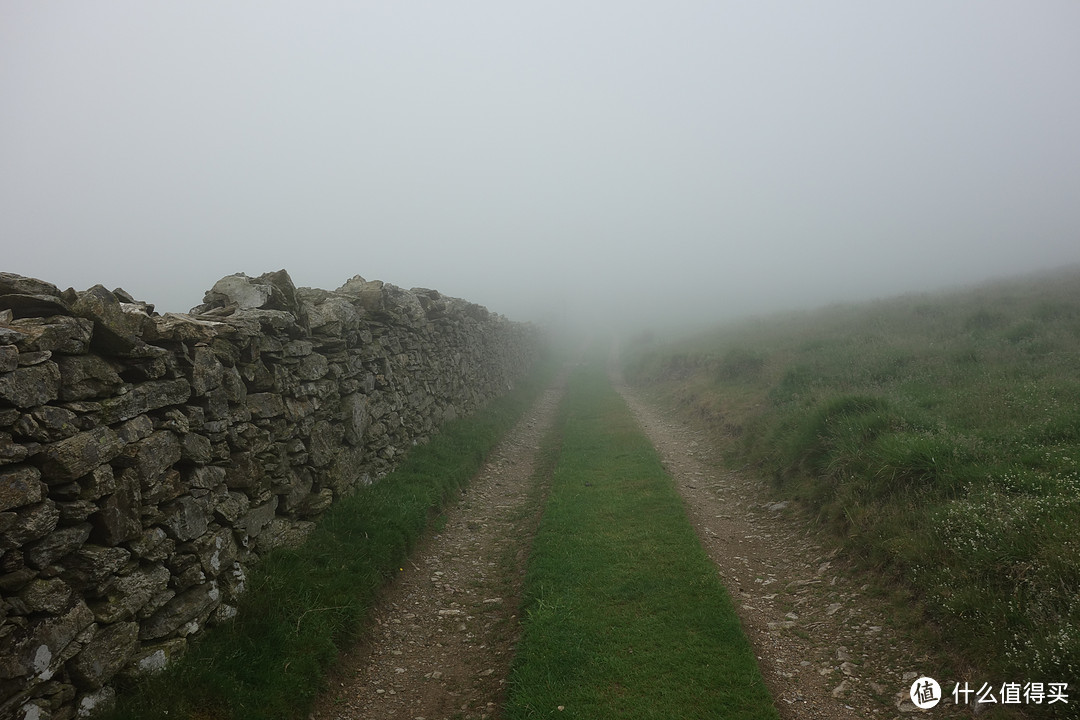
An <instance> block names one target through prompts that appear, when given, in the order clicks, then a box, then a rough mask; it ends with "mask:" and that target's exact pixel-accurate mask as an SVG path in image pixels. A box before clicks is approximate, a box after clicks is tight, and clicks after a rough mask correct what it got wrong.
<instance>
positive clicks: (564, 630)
mask: <svg viewBox="0 0 1080 720" xmlns="http://www.w3.org/2000/svg"><path fill="white" fill-rule="evenodd" d="M560 425H561V427H562V438H563V440H562V447H561V452H560V454H559V458H558V463H557V465H556V467H555V469H554V472H553V477H552V484H551V490H550V495H549V498H548V502H547V505H546V507H545V510H544V516H543V518H542V520H541V524H540V528H539V530H538V532H537V535H536V538H535V540H534V543H533V551H532V555H531V557H530V559H529V567H528V572H527V576H526V586H525V600H524V607H525V615H524V617H525V621H524V634H523V637H522V641H521V643H520V645H519V648H518V655H517V658H516V660H515V665H514V669H513V672H512V674H511V681H510V696H509V701H508V706H507V713H506V715H507V717H508V718H531V717H559V718H605V719H606V718H613V717H634V718H665V719H666V718H675V717H678V718H690V717H724V718H775V717H777V715H776V712H775V709H774V708H773V706H772V702H771V700H770V698H769V695H768V691H767V690H766V689H765V686H764V683H763V682H762V679H761V676H760V674H759V673H758V670H757V665H756V663H755V660H754V657H753V654H752V652H751V650H750V647H749V645H748V643H747V641H746V639H745V637H744V636H743V634H742V630H741V628H740V626H739V621H738V618H737V617H736V615H735V612H734V609H733V607H732V605H731V601H730V599H729V598H728V596H727V593H726V591H725V590H724V588H723V586H722V585H721V584H720V581H719V579H718V577H717V573H716V569H715V568H714V567H713V566H712V563H710V562H709V560H708V558H707V557H706V555H705V553H704V551H703V550H702V549H701V547H700V545H699V544H698V542H697V538H696V537H695V535H694V532H693V529H692V528H691V526H690V524H689V521H688V520H687V518H686V515H685V512H684V510H683V506H682V502H681V500H680V498H679V496H678V494H677V492H676V490H675V488H674V485H673V484H672V481H671V479H670V478H669V477H668V476H667V475H666V473H665V472H664V470H663V468H662V466H661V464H660V460H659V458H658V457H657V455H656V453H655V451H654V450H653V448H652V446H651V445H650V444H649V442H648V440H647V439H646V438H645V437H644V436H643V435H642V434H641V431H640V430H639V429H638V428H637V426H636V424H635V423H634V421H633V418H632V417H631V415H630V413H629V410H628V409H627V408H626V405H625V404H624V403H623V401H622V399H621V398H619V396H618V395H617V394H616V393H615V392H614V390H613V389H612V388H611V387H610V385H609V384H608V382H607V379H606V378H605V377H604V375H603V372H602V370H601V369H599V368H598V367H589V368H586V369H584V370H580V371H578V372H577V373H575V375H574V376H573V377H572V378H571V380H570V386H569V390H568V394H567V399H566V400H565V402H564V406H563V409H562V411H561V415H560Z"/></svg>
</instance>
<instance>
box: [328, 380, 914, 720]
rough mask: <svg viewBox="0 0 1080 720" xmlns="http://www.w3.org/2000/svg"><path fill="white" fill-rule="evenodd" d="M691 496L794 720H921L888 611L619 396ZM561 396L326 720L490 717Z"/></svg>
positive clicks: (346, 681)
mask: <svg viewBox="0 0 1080 720" xmlns="http://www.w3.org/2000/svg"><path fill="white" fill-rule="evenodd" d="M616 384H617V387H618V389H619V390H620V392H621V393H622V394H623V396H624V397H625V398H626V400H627V402H628V404H629V405H630V407H631V410H632V411H633V413H634V415H635V417H636V418H637V419H638V422H639V423H640V424H641V425H642V427H643V429H644V430H645V432H646V434H647V435H648V436H649V438H650V439H651V441H652V442H653V444H654V445H655V446H656V447H657V449H658V451H659V452H660V454H661V456H662V458H663V459H664V463H665V466H666V467H667V469H668V471H669V472H670V473H671V474H672V476H673V477H674V479H675V482H676V485H677V486H678V489H679V491H680V493H681V494H682V495H683V498H684V501H685V503H686V507H687V513H688V515H689V517H690V519H691V521H692V522H693V524H694V525H695V527H696V529H697V532H698V536H699V538H700V539H701V542H702V545H703V547H705V549H706V551H707V552H708V553H709V555H710V557H712V559H713V561H714V562H715V563H716V564H717V567H718V569H719V572H720V575H721V576H722V578H723V579H724V581H725V584H726V585H727V587H728V590H729V592H730V593H731V595H732V597H733V599H734V600H735V604H736V607H737V608H738V610H739V614H740V617H741V618H742V621H743V625H744V628H745V630H746V633H747V635H748V637H749V638H750V641H751V643H752V644H753V646H754V648H755V651H756V653H757V655H758V658H759V664H760V667H761V671H762V674H763V675H764V677H765V681H766V684H767V685H768V686H769V689H770V690H771V692H772V693H773V697H774V700H775V703H776V706H777V708H778V710H779V711H780V713H781V716H782V717H783V718H785V720H786V719H788V718H829V719H835V718H839V719H844V718H894V717H897V718H899V717H904V716H905V715H906V716H907V717H911V715H907V713H908V712H910V711H912V710H914V709H915V708H914V706H912V705H911V704H910V702H907V703H906V704H905V703H903V700H904V698H906V694H907V687H908V686H909V685H910V683H911V678H912V677H914V676H910V675H909V676H907V677H905V674H906V673H907V674H910V673H913V672H919V671H920V668H919V664H918V662H917V659H916V658H915V657H914V653H913V652H912V650H911V649H910V648H909V647H907V646H906V644H905V643H904V642H903V641H901V640H900V639H899V638H898V637H896V636H895V634H894V631H893V630H892V628H890V626H889V624H888V623H887V621H886V616H887V610H886V609H885V608H884V606H883V605H882V604H881V603H879V602H876V601H875V600H874V599H873V598H870V597H868V596H867V594H866V592H865V591H866V588H865V586H861V587H860V586H857V582H858V581H857V580H852V577H854V575H853V574H852V573H850V572H849V571H848V570H847V569H846V568H845V567H844V566H843V564H842V563H841V562H839V561H838V560H837V558H836V557H835V556H834V553H831V552H827V551H826V550H825V549H823V548H822V546H821V545H820V544H819V543H818V542H817V541H816V540H815V534H814V531H813V530H812V529H810V527H809V523H808V522H807V521H806V519H805V518H802V517H801V516H799V515H798V514H797V513H796V512H795V511H794V509H793V508H792V507H791V506H790V505H786V504H784V503H779V504H778V503H775V502H770V500H769V498H768V495H767V492H766V489H765V488H764V487H763V486H761V484H760V483H755V482H753V481H749V480H747V479H746V478H743V477H740V476H739V475H737V474H734V473H731V472H728V471H726V470H724V469H723V468H722V467H721V465H720V463H719V462H718V460H717V458H716V457H715V455H714V453H713V452H712V451H711V450H710V448H709V447H708V445H707V443H705V442H704V439H703V436H702V435H701V434H700V433H699V432H697V431H695V430H692V429H690V428H687V427H685V426H683V425H682V424H680V423H679V422H677V421H675V420H673V419H672V418H670V417H667V416H665V415H664V414H663V413H661V412H659V411H657V410H656V409H655V408H653V407H651V406H649V405H648V404H647V403H645V402H643V401H642V400H641V399H639V398H638V397H637V396H635V395H634V394H633V393H631V392H630V391H629V390H628V389H627V388H626V387H623V386H621V385H619V384H618V382H617V383H616ZM561 394H562V389H561V387H560V388H557V389H551V390H548V391H547V392H545V393H544V395H543V396H542V398H541V399H540V401H539V402H538V403H537V405H536V406H535V407H534V408H533V409H532V410H530V411H529V412H528V413H527V414H526V416H525V418H524V419H523V420H522V421H521V422H520V423H519V424H518V425H517V426H516V427H515V428H514V429H513V430H512V431H511V432H510V434H509V435H508V436H507V438H506V439H505V440H504V441H503V442H502V443H501V444H500V445H499V447H498V448H497V449H496V451H495V452H494V453H493V455H492V457H491V459H490V460H489V461H488V462H487V463H486V464H485V466H484V468H483V469H482V470H481V472H480V474H479V476H478V477H477V478H476V479H475V480H474V481H473V483H472V485H471V486H470V488H469V490H468V492H467V493H464V494H463V496H462V498H461V500H460V501H459V502H457V503H456V504H455V505H454V506H453V507H451V508H448V510H447V511H446V518H447V520H446V523H445V526H444V527H443V528H442V530H441V531H440V532H439V533H438V534H435V535H433V536H432V537H430V538H429V539H428V540H427V541H426V542H425V543H424V545H423V546H422V547H421V548H419V550H418V552H416V553H415V555H414V558H413V560H412V561H411V562H410V563H408V564H407V565H406V566H405V567H404V568H403V569H402V572H401V573H400V574H399V576H398V577H397V578H396V579H395V581H394V582H393V583H392V584H391V586H390V587H389V588H388V589H387V591H386V593H385V595H384V597H383V598H382V601H381V602H380V604H379V608H378V610H377V612H376V616H375V621H374V624H373V626H372V628H371V632H370V633H369V635H370V639H369V640H368V641H367V642H365V643H364V644H362V645H361V646H360V647H358V648H356V649H354V650H353V651H352V652H351V653H349V654H347V655H346V656H344V657H343V658H342V661H341V663H340V664H339V667H338V669H337V671H336V673H335V676H334V677H333V678H332V679H331V684H330V687H331V691H330V692H327V693H325V694H324V695H323V696H322V697H321V698H320V700H319V702H318V703H317V706H316V709H315V711H314V712H313V713H312V715H311V717H312V718H313V720H314V719H317V720H337V719H339V718H340V719H342V720H344V719H346V718H347V719H350V720H356V719H364V720H367V719H371V720H374V719H375V718H380V719H381V718H391V719H392V718H407V719H408V720H437V719H441V718H494V717H498V716H499V714H500V708H501V706H502V704H503V700H504V691H505V682H506V677H507V673H508V671H509V668H510V663H511V660H512V654H513V648H514V645H515V643H516V641H517V638H518V627H519V622H518V618H517V616H516V612H517V609H518V607H519V604H520V589H521V582H522V578H523V575H524V567H525V561H526V560H527V557H528V550H529V545H530V543H531V537H532V529H533V528H534V527H535V522H536V519H537V512H536V508H535V507H533V506H534V505H535V503H532V504H530V503H529V502H527V501H528V499H529V493H530V483H531V481H532V479H533V475H534V467H535V460H536V454H537V449H538V446H539V443H540V439H541V437H542V436H543V434H544V433H545V432H546V431H547V429H548V428H550V427H551V424H552V422H553V421H554V417H555V411H556V408H557V405H558V401H559V398H560V397H561Z"/></svg>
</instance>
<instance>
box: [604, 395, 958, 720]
mask: <svg viewBox="0 0 1080 720" xmlns="http://www.w3.org/2000/svg"><path fill="white" fill-rule="evenodd" d="M616 386H617V388H618V389H619V391H620V393H621V394H622V395H623V397H624V398H625V399H626V401H627V403H628V404H629V405H630V408H631V410H632V411H633V413H634V415H635V417H636V418H637V420H638V422H639V423H640V424H641V426H642V428H643V429H644V430H645V432H646V434H647V435H648V437H649V438H650V439H651V441H652V443H653V444H654V445H655V446H656V448H657V450H658V451H659V453H660V455H661V457H662V458H663V461H664V464H665V466H666V468H667V470H668V472H669V473H670V474H671V475H672V477H673V478H674V479H675V482H676V485H677V486H678V489H679V492H680V493H681V494H682V496H683V499H684V502H685V505H686V509H687V514H688V515H689V517H690V519H691V522H693V524H694V526H695V528H696V530H697V533H698V536H699V538H700V539H701V544H702V546H703V547H704V548H705V550H706V552H707V553H708V554H709V556H710V557H711V558H712V560H713V562H715V563H716V566H717V567H718V568H719V571H720V575H721V577H722V578H723V580H724V583H725V584H726V586H727V588H728V591H729V592H730V594H731V596H732V599H733V600H734V601H735V605H736V608H737V609H738V612H739V616H740V618H741V619H742V623H743V628H744V630H745V632H746V634H747V637H748V638H749V640H750V642H751V644H752V645H753V647H754V649H755V652H756V654H757V656H758V664H759V666H760V669H761V672H762V675H763V676H764V678H765V682H766V684H767V685H768V687H769V690H770V691H771V692H772V694H773V698H774V701H775V703H776V706H777V709H778V710H779V712H780V715H781V717H783V718H785V720H786V719H788V718H828V719H829V720H835V719H846V718H901V717H905V716H906V717H912V715H910V714H909V713H919V712H920V711H919V710H918V709H917V708H916V707H915V705H913V704H912V703H911V701H910V698H909V696H908V693H909V690H910V687H911V684H912V682H913V680H914V679H915V678H916V677H920V676H922V675H923V674H924V672H923V668H925V666H926V664H927V659H926V658H921V657H920V654H919V652H918V651H917V649H916V648H914V647H912V646H911V645H912V643H911V642H910V640H907V639H905V638H904V637H902V636H901V634H900V633H901V631H898V630H897V629H895V628H894V627H892V626H891V625H890V622H889V619H890V614H891V613H892V611H891V610H890V608H889V606H888V603H887V602H886V601H885V600H882V599H881V598H879V597H875V596H871V595H869V594H868V593H867V590H868V589H869V585H867V584H865V583H866V581H865V579H860V576H859V573H858V572H857V571H856V570H854V569H852V568H851V567H849V566H847V565H846V564H845V563H844V562H843V561H842V560H841V559H840V558H839V557H838V556H837V553H836V551H835V550H826V549H825V546H826V544H827V543H826V542H825V541H823V540H822V539H821V536H820V535H819V532H820V531H819V530H817V529H816V528H815V527H814V526H813V525H812V524H811V523H810V522H809V520H808V519H807V518H806V517H804V516H802V515H800V514H799V513H798V512H797V509H796V508H795V507H794V505H793V504H791V503H787V502H783V501H779V502H778V501H775V500H773V499H772V498H771V495H770V492H769V489H768V488H767V487H766V486H765V485H764V483H762V482H760V481H755V480H753V479H749V478H747V477H743V476H741V475H740V474H738V473H734V472H731V471H729V470H726V469H724V467H723V465H722V463H721V461H720V458H719V454H718V453H717V452H716V451H715V450H714V449H713V448H712V447H711V445H710V443H709V442H708V440H707V437H706V436H705V434H704V432H702V431H700V430H697V429H694V428H691V427H688V426H686V425H685V424H683V423H682V422H680V421H679V420H677V419H675V418H674V417H672V416H671V415H670V414H668V413H666V412H664V411H661V410H658V409H656V408H655V407H653V406H652V405H650V404H649V403H646V402H644V401H642V400H641V398H639V397H638V396H637V395H636V394H635V393H634V391H633V390H631V389H630V388H628V387H626V386H625V385H622V384H621V383H620V382H619V381H618V378H616ZM915 673H918V674H917V675H916V674H915ZM951 709H954V710H955V708H951Z"/></svg>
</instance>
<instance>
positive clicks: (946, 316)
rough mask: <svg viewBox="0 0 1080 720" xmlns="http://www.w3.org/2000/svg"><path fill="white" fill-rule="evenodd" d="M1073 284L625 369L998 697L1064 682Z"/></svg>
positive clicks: (796, 325) (1078, 521) (1070, 551)
mask: <svg viewBox="0 0 1080 720" xmlns="http://www.w3.org/2000/svg"><path fill="white" fill-rule="evenodd" d="M1078 288H1080V273H1077V272H1076V271H1072V272H1067V273H1062V274H1059V275H1055V276H1045V277H1041V278H1029V279H1026V280H1022V281H1021V280H1018V281H1015V282H1006V283H997V284H994V285H988V286H984V287H981V288H978V289H974V290H969V291H965V292H957V293H953V294H949V295H925V296H917V297H907V298H899V299H896V300H893V301H882V302H877V303H872V304H867V305H861V306H852V307H837V308H831V309H827V310H824V311H821V312H816V313H807V314H801V315H799V316H796V317H789V318H775V319H771V320H768V321H758V322H755V323H753V324H746V325H744V326H741V327H732V328H727V329H724V330H722V331H719V332H717V333H715V334H712V335H709V336H704V337H701V338H698V339H696V340H694V341H692V342H687V343H685V344H683V345H682V346H680V347H666V348H654V349H651V350H647V351H644V352H639V353H638V354H637V356H636V359H634V360H632V361H631V362H630V363H629V366H630V367H629V368H628V371H627V374H628V376H629V377H631V378H635V379H636V381H638V382H640V383H652V384H653V385H654V386H655V387H656V388H658V389H659V390H660V391H661V392H663V393H665V394H666V395H667V396H668V397H669V399H670V400H671V401H672V402H674V403H676V404H678V405H681V406H682V407H683V409H684V410H686V411H688V412H691V413H693V414H694V415H697V416H698V417H699V418H704V419H705V420H706V421H707V422H709V423H711V424H712V425H713V427H714V428H715V429H716V430H717V436H718V438H719V439H720V440H721V442H723V443H725V444H726V447H727V448H728V451H729V457H730V459H731V460H732V461H733V462H735V463H739V464H743V465H745V466H747V467H749V468H754V469H757V470H759V471H761V472H763V473H766V474H767V475H769V476H771V477H772V478H773V479H774V481H775V483H776V486H777V488H778V490H779V492H780V493H782V494H783V495H784V496H789V497H790V496H797V497H800V498H801V499H802V500H803V501H804V502H805V503H806V504H807V505H808V506H809V507H810V508H811V509H812V510H814V511H815V512H816V513H817V516H818V517H819V518H820V520H821V522H822V523H823V524H825V525H826V526H828V527H829V528H831V529H832V530H833V531H834V532H835V533H836V535H837V536H838V537H839V538H840V539H841V540H842V541H843V543H844V544H845V546H846V547H847V548H848V550H849V551H850V552H851V554H852V555H853V556H855V557H857V558H861V559H862V560H863V561H864V562H865V563H866V564H867V565H868V566H869V567H871V568H874V569H875V570H877V571H879V572H880V573H881V576H882V577H883V578H885V579H887V580H888V581H889V582H891V583H894V584H895V585H897V586H903V587H905V588H908V589H909V590H910V591H911V592H912V593H913V594H914V596H915V597H916V598H917V599H918V601H919V603H920V605H921V607H922V608H923V610H924V611H925V614H926V617H928V618H929V619H931V620H932V621H934V622H935V624H936V625H937V626H938V627H940V628H941V631H942V634H943V637H944V640H945V641H946V642H947V643H948V644H949V646H950V647H953V648H957V649H959V650H961V651H962V653H963V654H964V655H965V657H966V658H967V660H968V661H969V662H970V664H971V666H972V667H974V668H976V669H978V670H979V671H980V672H981V673H982V674H984V675H987V676H993V677H998V678H999V679H1000V680H1001V681H1013V680H1026V679H1030V680H1034V681H1045V682H1066V681H1069V680H1071V679H1074V678H1076V677H1077V676H1078V674H1080V545H1078V543H1077V539H1076V538H1077V530H1078V528H1080V410H1078V408H1080V372H1078V368H1080V290H1078Z"/></svg>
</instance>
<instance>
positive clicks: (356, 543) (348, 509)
mask: <svg viewBox="0 0 1080 720" xmlns="http://www.w3.org/2000/svg"><path fill="white" fill-rule="evenodd" d="M550 377H551V372H550V370H545V371H541V372H537V373H535V374H534V376H533V377H532V378H530V379H529V380H527V381H525V382H523V383H520V384H519V385H518V387H517V388H516V389H515V390H514V391H512V392H511V393H509V394H508V395H506V396H505V397H503V398H500V399H499V400H496V401H495V402H493V403H492V404H491V405H489V406H488V407H487V408H486V409H484V410H481V411H479V412H477V413H475V414H474V415H472V416H470V417H468V418H464V419H460V420H456V421H454V422H451V423H448V424H447V425H446V426H444V428H443V429H442V430H441V432H440V433H439V434H438V435H436V436H435V437H434V438H433V439H432V440H431V442H429V443H428V444H426V445H422V446H419V447H416V448H413V449H412V450H410V452H409V454H408V455H407V457H406V458H405V460H404V461H403V462H402V463H401V465H400V466H399V467H398V468H397V469H396V470H395V471H394V472H393V473H391V474H390V475H388V476H387V477H385V478H383V479H382V480H381V481H379V482H378V483H376V484H374V485H372V486H370V487H366V488H363V489H361V490H359V491H357V492H356V493H355V494H353V495H352V496H350V497H348V498H345V499H343V500H342V501H340V502H339V503H337V504H335V505H334V507H333V508H332V509H331V510H329V511H328V512H327V513H326V515H324V516H323V517H322V518H321V519H320V521H319V524H318V526H317V527H316V529H315V530H314V532H313V533H312V535H311V537H310V538H309V539H308V541H307V542H306V543H305V544H304V545H302V546H300V547H297V548H289V549H281V550H278V551H275V552H273V553H271V554H270V555H269V556H267V557H266V558H265V559H264V560H263V561H262V562H261V563H260V564H259V565H258V566H257V567H256V568H255V569H254V571H253V572H252V573H251V575H250V576H249V583H250V585H249V589H248V591H247V593H246V594H245V595H244V596H243V598H242V603H241V605H240V608H239V610H240V612H239V615H238V616H237V617H236V618H235V619H234V620H232V621H230V622H228V623H225V624H223V625H220V626H217V627H216V628H213V629H212V630H210V631H209V632H207V633H206V635H205V636H204V637H202V638H201V639H199V640H198V641H197V642H196V643H194V644H193V646H192V647H191V649H190V650H189V651H188V653H187V655H186V656H185V657H184V658H183V659H181V660H180V661H179V662H177V663H176V664H174V665H172V666H171V667H169V668H168V669H167V670H166V671H164V672H163V673H162V674H160V675H158V676H155V677H153V678H150V679H149V680H147V681H144V682H142V683H139V684H138V685H136V686H134V687H131V688H121V692H120V693H119V695H120V702H119V703H118V706H117V708H116V710H115V711H114V713H113V714H112V715H110V716H109V717H112V718H114V719H116V720H119V719H121V718H125V719H126V718H132V719H134V718H140V719H142V718H160V717H168V718H199V719H206V720H210V719H217V718H221V719H222V720H224V719H225V718H251V719H253V720H254V719H260V720H262V719H269V718H296V717H306V716H307V713H308V710H309V709H310V706H311V703H312V702H313V700H314V698H315V695H316V693H317V692H318V691H319V690H320V688H321V686H322V683H323V678H324V673H325V672H326V669H327V668H328V666H329V665H330V663H332V662H333V661H334V659H335V658H336V657H337V654H338V648H339V647H341V646H342V645H343V644H347V643H349V642H351V641H353V640H355V638H356V634H357V632H358V631H359V630H360V629H361V628H362V627H363V624H364V620H365V619H366V618H367V616H368V613H369V611H370V609H371V606H372V603H373V601H374V599H375V596H376V593H377V591H378V590H379V588H380V587H381V586H382V584H383V583H384V582H385V581H386V580H387V579H388V578H389V577H390V576H391V575H392V574H393V573H395V572H397V570H398V568H399V566H400V563H401V562H402V561H403V560H404V558H405V557H406V556H407V554H408V553H409V551H410V550H411V549H412V547H413V546H414V545H415V544H416V542H417V541H418V540H419V538H420V537H421V535H422V534H423V533H424V531H425V528H426V527H427V525H428V523H429V520H430V519H431V518H432V517H433V515H434V512H435V511H436V510H437V509H438V508H439V507H441V506H442V505H443V504H444V503H445V502H446V500H447V499H448V498H449V497H451V496H452V495H453V493H454V492H455V491H457V490H459V489H461V488H463V487H464V486H465V485H467V484H468V482H469V480H470V479H471V478H472V477H473V476H474V475H475V473H476V472H477V470H478V469H479V467H480V465H481V463H482V462H483V460H484V458H485V457H486V456H487V454H488V453H489V452H490V451H491V449H492V448H494V446H495V444H496V443H497V442H498V440H499V438H501V437H502V436H503V435H504V434H505V432H506V431H507V430H509V429H510V428H511V427H512V426H513V425H514V423H515V422H516V421H517V420H518V418H519V417H520V416H521V415H522V413H523V412H524V411H525V410H526V409H527V408H528V407H530V406H531V405H532V403H533V402H534V400H535V399H536V397H537V396H538V395H539V393H540V391H541V390H542V389H543V388H544V387H545V386H546V383H547V382H548V381H549V380H550Z"/></svg>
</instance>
